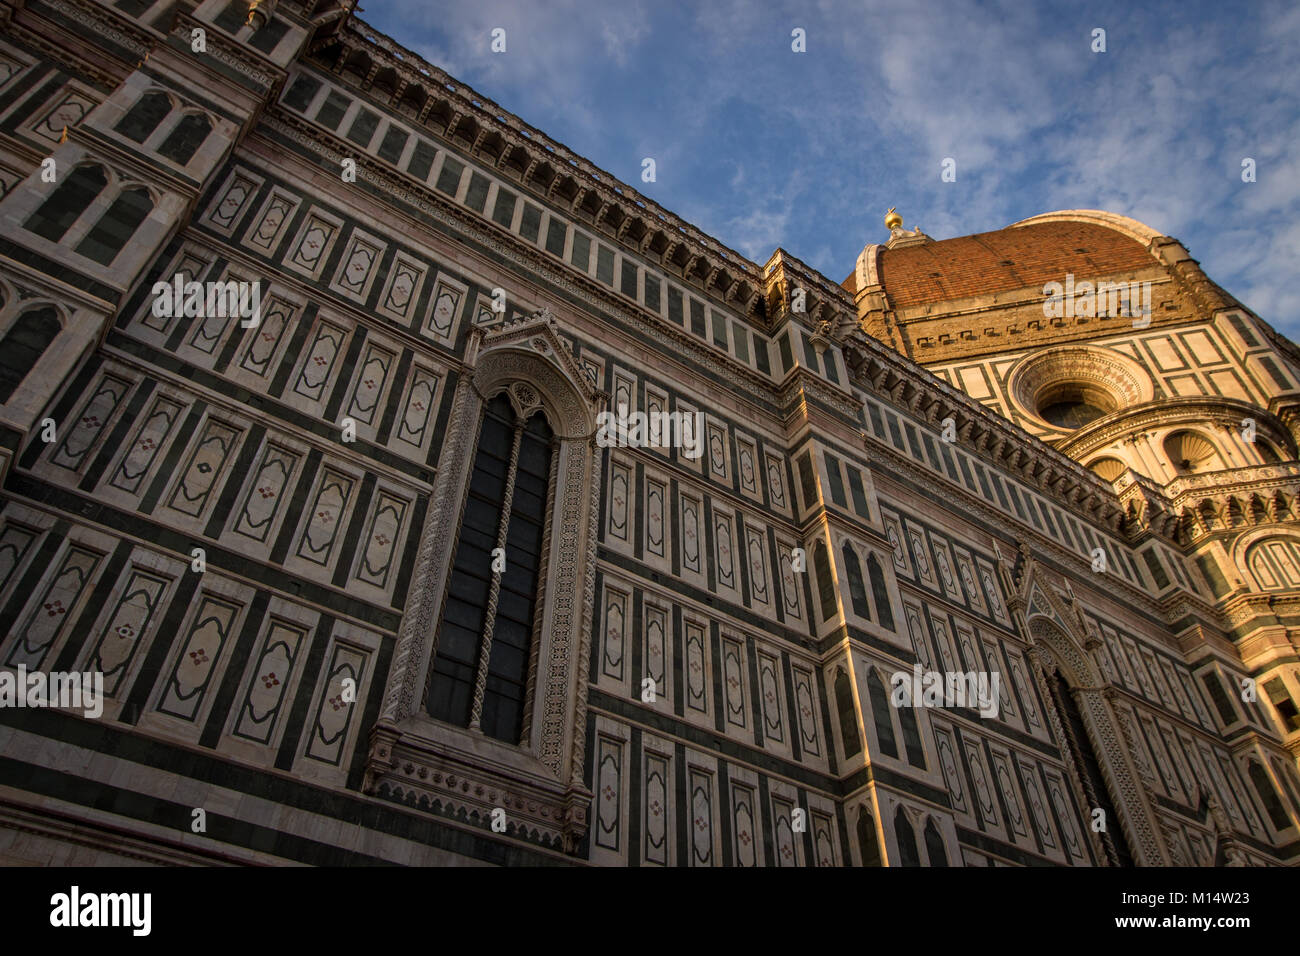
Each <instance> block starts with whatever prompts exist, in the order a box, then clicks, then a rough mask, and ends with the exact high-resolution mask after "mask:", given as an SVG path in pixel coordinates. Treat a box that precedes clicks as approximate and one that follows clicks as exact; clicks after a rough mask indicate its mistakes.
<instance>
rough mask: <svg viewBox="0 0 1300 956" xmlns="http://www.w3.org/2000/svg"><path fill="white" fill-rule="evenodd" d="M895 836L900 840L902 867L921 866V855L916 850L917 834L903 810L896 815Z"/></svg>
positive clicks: (900, 808) (899, 857) (899, 853)
mask: <svg viewBox="0 0 1300 956" xmlns="http://www.w3.org/2000/svg"><path fill="white" fill-rule="evenodd" d="M894 836H895V837H896V838H897V839H898V862H899V864H901V865H902V866H920V865H921V854H920V853H919V852H918V851H917V849H916V832H915V831H914V830H913V829H912V824H911V822H910V821H909V820H908V819H907V814H906V813H904V812H903V808H902V807H899V808H898V811H897V812H896V813H895V814H894Z"/></svg>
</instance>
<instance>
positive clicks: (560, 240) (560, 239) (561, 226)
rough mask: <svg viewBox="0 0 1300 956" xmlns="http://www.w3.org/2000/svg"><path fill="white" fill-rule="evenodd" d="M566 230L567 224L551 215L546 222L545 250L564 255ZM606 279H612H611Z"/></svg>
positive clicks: (556, 254)
mask: <svg viewBox="0 0 1300 956" xmlns="http://www.w3.org/2000/svg"><path fill="white" fill-rule="evenodd" d="M567 231H568V226H567V225H566V224H565V223H564V222H563V221H561V220H559V219H556V218H555V217H554V216H552V217H551V220H550V222H548V223H547V224H546V251H547V252H549V253H550V254H551V255H553V256H562V255H564V234H565V233H566V232H567ZM603 251H608V250H603ZM612 261H613V260H612V258H611V262H612ZM611 268H612V267H611ZM606 281H612V279H610V280H606Z"/></svg>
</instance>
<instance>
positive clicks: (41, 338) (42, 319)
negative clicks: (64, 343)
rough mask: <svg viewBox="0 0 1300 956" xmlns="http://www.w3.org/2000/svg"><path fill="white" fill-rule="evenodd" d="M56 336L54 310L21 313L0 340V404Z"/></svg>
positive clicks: (57, 323) (7, 399)
mask: <svg viewBox="0 0 1300 956" xmlns="http://www.w3.org/2000/svg"><path fill="white" fill-rule="evenodd" d="M58 334H59V319H58V316H57V315H56V314H55V312H54V310H53V309H50V308H45V309H33V310H32V311H31V312H24V313H23V314H22V315H20V316H19V317H18V319H17V321H16V322H14V324H13V325H11V326H10V327H9V331H8V332H6V333H5V336H4V338H3V339H0V403H3V402H7V401H9V398H10V396H12V395H13V393H14V389H16V388H17V387H18V385H19V384H20V383H21V382H22V380H23V379H24V378H26V377H27V373H28V372H30V371H31V370H32V369H33V368H34V367H35V365H36V362H37V361H38V360H39V359H40V357H41V355H42V354H43V353H44V352H45V350H46V349H47V348H48V347H49V345H50V343H51V342H53V341H54V337H55V336H56V335H58Z"/></svg>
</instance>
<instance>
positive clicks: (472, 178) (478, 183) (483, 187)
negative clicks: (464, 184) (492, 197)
mask: <svg viewBox="0 0 1300 956" xmlns="http://www.w3.org/2000/svg"><path fill="white" fill-rule="evenodd" d="M491 185H492V184H491V183H490V182H489V181H488V178H487V177H486V176H482V175H480V174H479V173H470V174H469V189H467V190H465V205H466V206H469V208H470V209H473V210H474V211H475V212H482V211H483V207H484V206H486V205H487V196H488V188H489V187H490V186H491Z"/></svg>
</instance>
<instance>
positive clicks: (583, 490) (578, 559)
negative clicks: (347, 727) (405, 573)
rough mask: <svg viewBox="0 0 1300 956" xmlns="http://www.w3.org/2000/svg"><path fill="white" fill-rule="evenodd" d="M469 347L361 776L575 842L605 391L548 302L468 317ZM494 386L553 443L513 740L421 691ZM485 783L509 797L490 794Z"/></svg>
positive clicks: (464, 814)
mask: <svg viewBox="0 0 1300 956" xmlns="http://www.w3.org/2000/svg"><path fill="white" fill-rule="evenodd" d="M466 355H467V362H468V363H470V364H469V367H468V368H467V370H466V371H465V373H464V374H463V376H462V378H461V379H460V382H459V383H458V385H457V388H456V392H455V395H454V398H453V408H452V414H451V422H450V424H449V426H448V430H447V444H446V446H445V448H444V451H443V455H442V460H441V462H440V467H439V470H438V477H437V479H436V481H435V483H434V489H433V494H432V504H431V506H430V511H431V517H430V519H429V522H428V524H427V525H426V527H425V529H424V531H423V533H422V536H421V541H420V547H419V551H418V557H417V563H416V569H415V575H414V581H413V584H412V588H411V593H410V597H409V598H408V600H407V607H406V611H405V613H404V615H403V617H402V624H401V627H400V629H399V631H398V638H397V649H396V652H395V654H394V657H393V665H392V668H391V670H390V672H389V675H388V683H387V687H386V688H385V693H384V703H383V709H382V711H381V713H380V718H379V721H378V722H377V724H376V726H375V727H374V728H373V729H372V733H371V741H370V752H369V756H368V760H367V767H366V781H365V786H366V789H367V791H368V792H373V793H377V794H381V795H385V796H389V797H390V798H392V799H396V800H399V801H401V802H404V803H408V804H412V805H415V806H417V807H423V808H425V809H429V810H431V811H436V812H440V813H444V814H451V815H453V816H456V817H457V818H459V819H463V820H467V821H469V822H471V823H476V824H478V825H483V826H486V825H487V824H488V821H489V818H490V816H491V810H493V809H495V808H496V807H504V808H505V809H506V814H507V821H508V827H507V832H508V833H509V834H511V835H515V836H518V837H520V838H524V839H530V840H534V841H540V842H542V843H544V844H546V845H555V846H560V847H562V848H563V849H564V850H565V851H566V852H572V851H573V850H574V849H576V847H577V843H578V841H579V840H580V839H581V836H582V834H583V833H584V832H585V831H586V827H587V813H588V810H587V808H588V804H589V802H590V798H591V794H590V792H589V791H588V790H587V789H586V787H585V784H584V782H583V776H582V772H583V744H584V740H585V734H586V727H585V714H586V673H587V663H586V655H587V654H588V653H590V648H591V633H590V631H591V617H592V615H591V609H592V607H593V605H594V600H595V597H594V596H595V573H596V562H595V554H594V551H593V546H594V542H595V540H596V533H595V527H594V525H595V520H596V515H597V510H596V509H597V507H598V502H599V497H600V496H599V487H600V484H599V464H598V458H599V456H598V455H597V454H596V452H597V449H596V446H595V441H594V437H593V436H594V433H595V423H596V415H597V413H598V411H599V410H600V409H601V408H602V407H603V405H604V403H605V399H606V396H605V395H604V393H601V392H597V391H596V390H595V388H594V387H593V386H592V385H591V383H590V382H589V381H588V380H587V378H586V376H585V375H583V374H582V373H581V371H580V369H579V368H578V365H577V363H576V362H575V361H574V359H573V356H572V355H571V354H570V353H569V351H568V347H567V346H566V345H565V344H564V341H563V339H562V338H561V337H560V335H559V333H558V329H557V328H556V324H555V321H554V318H553V317H551V316H549V314H542V313H539V314H538V315H535V316H532V317H530V318H528V319H525V320H523V321H520V322H515V323H512V324H509V325H505V326H501V327H498V328H495V329H492V330H485V329H483V328H475V329H473V330H472V331H471V333H470V343H469V346H468V348H467V350H466ZM503 391H504V392H506V393H507V394H508V395H509V396H510V399H511V401H512V403H514V404H515V405H516V406H517V407H518V408H519V409H520V411H521V412H529V411H531V410H533V409H536V408H541V409H543V410H544V412H545V414H546V416H547V419H548V421H549V422H550V423H551V425H552V430H553V432H554V434H555V436H556V441H557V445H558V448H557V451H556V456H557V465H556V470H555V475H556V478H555V483H554V485H553V489H554V490H553V494H554V499H555V500H554V503H553V509H552V511H553V520H551V521H549V522H548V524H547V527H548V529H549V532H548V533H549V545H548V547H547V549H546V551H545V564H544V578H543V583H542V585H541V587H542V590H543V593H544V594H545V596H546V600H545V601H544V602H543V603H542V605H541V612H540V613H541V617H540V619H539V624H538V627H537V630H536V633H535V634H534V635H533V641H534V650H535V655H534V660H535V661H536V663H535V666H534V667H532V668H531V671H532V673H531V674H530V676H529V686H530V689H531V692H530V694H529V696H528V701H529V703H528V707H529V715H528V718H527V719H526V720H525V726H526V727H528V728H529V731H528V733H527V734H525V737H524V740H523V741H522V742H521V743H520V744H519V745H518V746H514V745H511V744H506V743H502V742H500V741H496V740H492V739H490V738H486V737H484V736H483V735H482V734H481V733H479V732H478V731H477V730H472V729H467V728H461V727H455V726H452V725H450V724H445V723H442V722H439V721H436V720H434V719H433V718H431V717H429V716H428V715H427V714H426V713H424V700H423V697H424V693H425V687H426V686H427V680H428V674H429V670H430V667H431V666H432V662H433V659H434V657H435V656H436V654H437V639H438V630H439V619H440V616H441V610H442V604H443V601H444V595H445V592H446V588H447V582H448V580H449V577H450V568H451V564H452V555H453V553H454V551H455V539H456V535H457V528H458V525H459V521H460V516H461V513H462V510H463V508H462V505H463V502H464V500H465V494H466V491H467V488H468V482H469V472H470V468H471V464H472V461H471V460H472V457H473V449H474V445H475V444H476V441H475V439H476V437H477V434H478V431H479V427H480V421H481V418H482V408H483V405H484V403H485V402H487V401H489V400H490V399H491V398H493V397H494V396H495V395H498V394H500V393H501V392H503ZM493 794H499V795H500V796H499V799H500V800H501V801H506V802H505V803H500V802H498V803H493V801H494V800H497V799H498V797H495V796H493ZM511 807H513V808H514V809H513V810H512V809H511Z"/></svg>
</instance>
